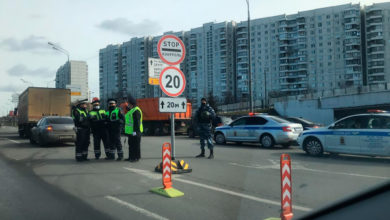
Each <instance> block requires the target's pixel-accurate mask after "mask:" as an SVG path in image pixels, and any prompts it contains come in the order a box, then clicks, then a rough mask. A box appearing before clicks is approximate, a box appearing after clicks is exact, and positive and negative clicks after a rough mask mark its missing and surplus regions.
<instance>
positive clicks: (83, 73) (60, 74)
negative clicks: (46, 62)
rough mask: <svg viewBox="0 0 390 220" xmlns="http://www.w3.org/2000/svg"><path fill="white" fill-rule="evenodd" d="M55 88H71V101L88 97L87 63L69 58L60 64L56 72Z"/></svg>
mask: <svg viewBox="0 0 390 220" xmlns="http://www.w3.org/2000/svg"><path fill="white" fill-rule="evenodd" d="M56 88H70V89H72V90H73V91H72V92H73V93H72V97H71V101H72V102H74V101H77V100H82V99H87V98H88V97H89V96H88V95H89V89H88V65H87V63H86V62H85V61H75V60H71V61H69V62H66V63H65V64H64V65H62V66H61V67H60V68H59V69H58V70H57V73H56ZM76 90H77V91H76ZM77 93H79V94H80V95H78V94H77Z"/></svg>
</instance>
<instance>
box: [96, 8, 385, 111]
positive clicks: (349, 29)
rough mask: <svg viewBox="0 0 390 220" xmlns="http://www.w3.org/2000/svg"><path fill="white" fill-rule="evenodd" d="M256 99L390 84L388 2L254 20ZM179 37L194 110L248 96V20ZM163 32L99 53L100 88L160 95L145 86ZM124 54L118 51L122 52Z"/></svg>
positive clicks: (214, 25) (205, 27)
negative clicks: (204, 102) (208, 100)
mask: <svg viewBox="0 0 390 220" xmlns="http://www.w3.org/2000/svg"><path fill="white" fill-rule="evenodd" d="M250 24H251V28H250V30H251V32H250V40H251V48H250V49H251V71H252V79H253V80H252V81H253V82H252V83H253V84H252V85H253V95H254V100H255V101H259V100H261V101H263V103H264V101H267V99H268V98H272V97H278V96H285V95H299V94H305V93H310V92H315V91H327V90H332V89H338V88H347V87H357V86H362V85H367V84H368V85H379V84H383V83H389V82H390V62H388V60H389V59H390V46H389V45H388V42H390V41H389V40H390V3H381V4H373V5H371V6H365V7H361V6H360V4H344V5H339V6H333V7H327V8H320V9H314V10H309V11H302V12H298V13H296V14H291V15H277V16H273V17H267V18H259V19H254V20H251V22H250ZM165 34H174V35H176V36H178V37H179V38H181V39H182V40H183V42H184V44H185V45H186V57H185V60H184V61H183V62H182V63H181V64H180V69H181V70H182V71H183V72H184V74H185V75H186V79H187V85H186V90H185V92H184V94H183V96H185V97H187V98H189V99H190V100H191V101H192V103H193V106H194V107H197V105H198V104H199V103H200V99H201V98H202V97H207V96H209V94H212V95H213V96H214V97H215V98H216V101H218V102H219V103H220V104H223V103H229V102H232V101H248V98H249V72H248V67H249V66H248V41H247V39H248V35H247V34H248V31H247V21H243V22H240V23H237V24H236V23H235V22H234V21H232V22H220V23H214V22H210V23H205V24H203V25H202V26H201V27H197V28H193V29H191V30H189V31H185V32H166V33H164V35H165ZM161 37H162V36H155V37H141V38H133V39H131V40H130V41H128V42H125V43H123V44H122V45H116V46H113V45H110V46H108V47H107V48H105V49H102V50H101V51H100V61H101V62H100V73H101V74H100V80H101V81H100V88H101V94H102V95H103V97H104V96H112V95H113V94H116V92H120V93H121V94H122V96H126V95H127V94H132V95H133V96H134V97H136V98H144V97H159V96H163V95H164V94H162V92H161V90H160V88H159V86H151V85H148V65H147V63H148V60H147V59H148V57H153V58H158V54H157V43H158V41H159V40H160V39H161ZM118 54H119V55H118Z"/></svg>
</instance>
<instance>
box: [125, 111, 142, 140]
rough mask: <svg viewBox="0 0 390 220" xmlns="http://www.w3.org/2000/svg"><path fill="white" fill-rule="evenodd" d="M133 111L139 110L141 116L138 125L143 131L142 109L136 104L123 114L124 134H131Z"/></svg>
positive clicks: (132, 129)
mask: <svg viewBox="0 0 390 220" xmlns="http://www.w3.org/2000/svg"><path fill="white" fill-rule="evenodd" d="M135 111H139V113H140V114H141V118H140V122H139V123H140V125H139V130H140V131H141V133H142V132H144V126H143V125H142V111H141V109H140V108H139V107H138V106H136V107H134V108H132V109H131V110H130V111H128V112H127V113H126V115H125V134H133V131H134V119H133V113H134V112H135Z"/></svg>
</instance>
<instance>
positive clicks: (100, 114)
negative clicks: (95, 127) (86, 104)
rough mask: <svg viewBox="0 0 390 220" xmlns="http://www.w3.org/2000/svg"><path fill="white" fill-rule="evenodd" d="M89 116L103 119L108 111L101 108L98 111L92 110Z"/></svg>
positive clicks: (97, 119) (98, 119) (93, 118)
mask: <svg viewBox="0 0 390 220" xmlns="http://www.w3.org/2000/svg"><path fill="white" fill-rule="evenodd" d="M89 116H90V117H91V118H92V120H94V121H95V120H96V121H101V120H104V117H105V116H106V111H104V110H103V109H100V110H98V111H90V112H89Z"/></svg>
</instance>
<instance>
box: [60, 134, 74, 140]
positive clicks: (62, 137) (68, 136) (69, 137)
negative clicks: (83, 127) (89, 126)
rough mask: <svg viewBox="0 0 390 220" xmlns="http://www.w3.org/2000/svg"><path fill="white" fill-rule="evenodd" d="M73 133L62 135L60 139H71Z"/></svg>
mask: <svg viewBox="0 0 390 220" xmlns="http://www.w3.org/2000/svg"><path fill="white" fill-rule="evenodd" d="M71 138H72V135H65V136H60V139H71Z"/></svg>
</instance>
